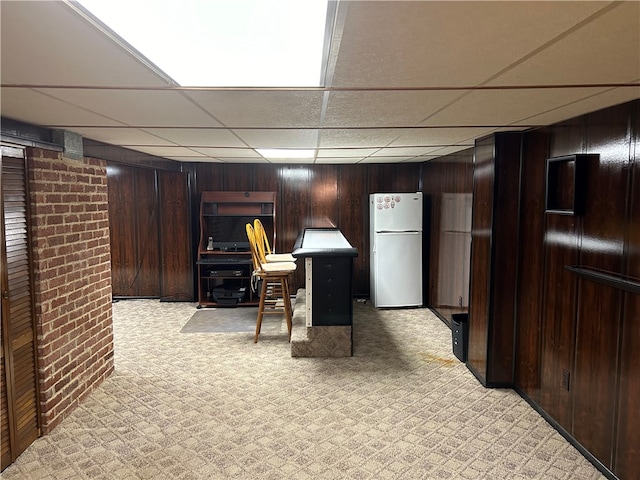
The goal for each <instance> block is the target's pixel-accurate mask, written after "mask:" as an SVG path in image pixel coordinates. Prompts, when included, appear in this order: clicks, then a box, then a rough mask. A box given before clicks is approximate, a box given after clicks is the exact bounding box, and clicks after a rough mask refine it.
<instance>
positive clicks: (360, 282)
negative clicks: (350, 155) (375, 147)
mask: <svg viewBox="0 0 640 480" xmlns="http://www.w3.org/2000/svg"><path fill="white" fill-rule="evenodd" d="M366 180H367V178H366V175H363V174H362V166H359V165H341V166H340V168H339V176H338V197H339V202H338V207H339V217H338V225H340V230H341V231H342V233H343V235H344V236H345V238H346V239H347V240H348V241H349V243H350V244H351V245H353V246H354V247H355V248H357V249H358V256H357V257H356V258H354V259H353V283H352V286H353V293H354V294H356V295H368V294H369V192H368V191H367V189H366Z"/></svg>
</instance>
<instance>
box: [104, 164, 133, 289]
mask: <svg viewBox="0 0 640 480" xmlns="http://www.w3.org/2000/svg"><path fill="white" fill-rule="evenodd" d="M107 188H108V190H109V231H110V236H111V288H112V290H113V295H114V296H120V295H128V296H135V295H137V290H136V288H135V283H136V282H135V277H136V271H137V267H138V257H137V233H136V231H137V225H136V217H135V215H133V214H131V212H132V205H134V204H135V169H134V168H133V167H125V166H123V165H117V166H112V165H109V166H108V167H107Z"/></svg>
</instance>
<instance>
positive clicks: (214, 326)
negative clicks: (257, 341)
mask: <svg viewBox="0 0 640 480" xmlns="http://www.w3.org/2000/svg"><path fill="white" fill-rule="evenodd" d="M257 316H258V308H257V307H237V308H203V309H200V310H198V311H196V312H195V313H194V314H193V315H192V316H191V318H190V319H189V320H188V321H187V323H185V324H184V326H183V327H182V329H181V330H180V333H241V332H255V330H256V318H257ZM281 327H282V316H281V315H265V316H264V317H262V329H261V330H262V333H279V332H280V331H281Z"/></svg>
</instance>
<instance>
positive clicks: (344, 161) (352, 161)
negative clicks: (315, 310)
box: [315, 157, 365, 165]
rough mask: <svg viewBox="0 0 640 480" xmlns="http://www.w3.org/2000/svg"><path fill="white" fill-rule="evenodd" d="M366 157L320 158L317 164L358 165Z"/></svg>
mask: <svg viewBox="0 0 640 480" xmlns="http://www.w3.org/2000/svg"><path fill="white" fill-rule="evenodd" d="M364 158H365V157H318V158H316V161H315V163H320V164H338V165H339V164H356V163H359V162H360V161H362V160H363V159H364Z"/></svg>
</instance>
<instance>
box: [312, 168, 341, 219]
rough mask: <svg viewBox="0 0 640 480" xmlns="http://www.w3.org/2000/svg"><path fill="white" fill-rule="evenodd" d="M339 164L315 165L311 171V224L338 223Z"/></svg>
mask: <svg viewBox="0 0 640 480" xmlns="http://www.w3.org/2000/svg"><path fill="white" fill-rule="evenodd" d="M338 168H339V167H338V166H337V165H314V168H313V169H312V170H311V172H310V178H309V180H310V185H309V187H310V188H309V191H310V192H311V212H310V215H311V224H312V225H336V226H337V225H338V223H340V222H339V218H338V210H339V198H338Z"/></svg>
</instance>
